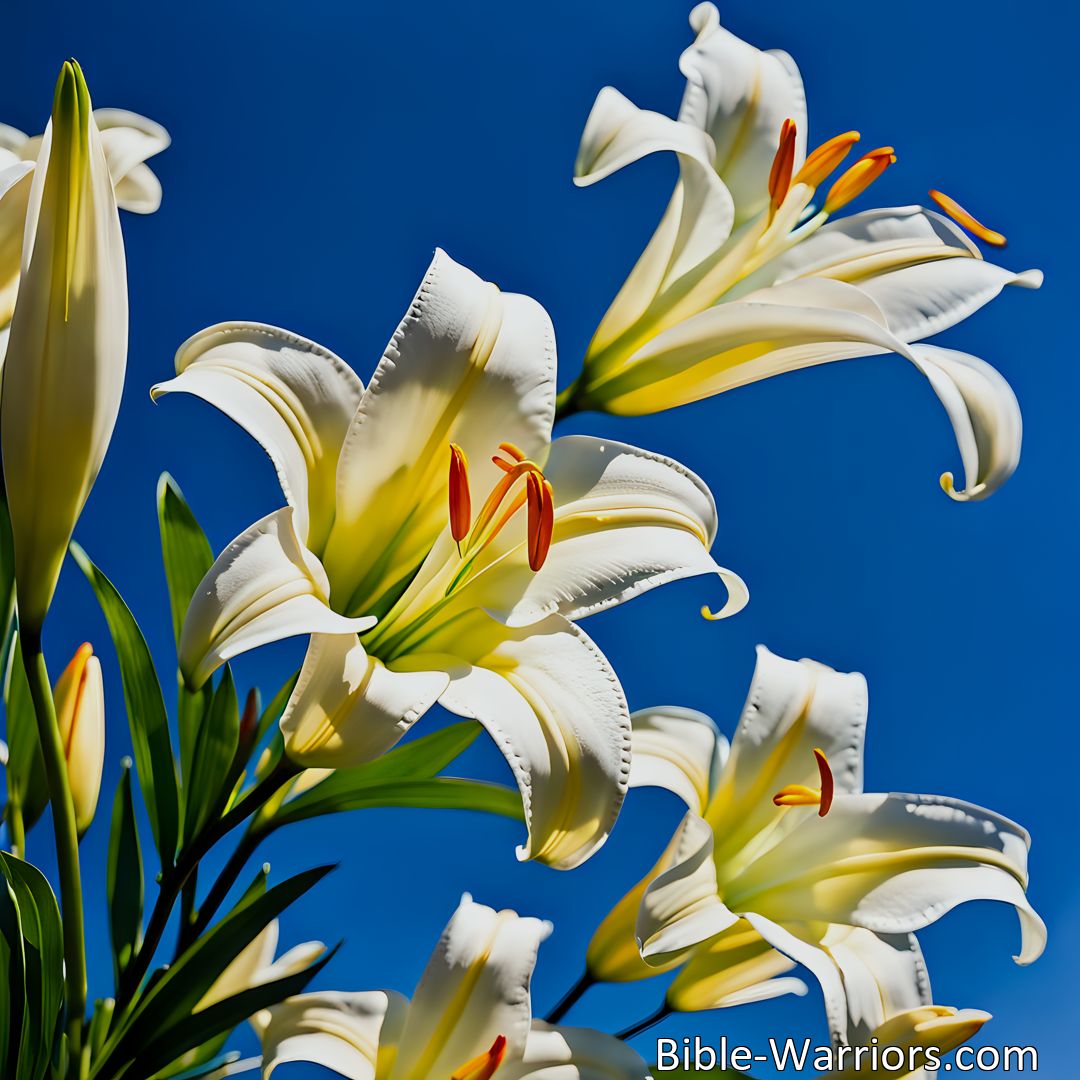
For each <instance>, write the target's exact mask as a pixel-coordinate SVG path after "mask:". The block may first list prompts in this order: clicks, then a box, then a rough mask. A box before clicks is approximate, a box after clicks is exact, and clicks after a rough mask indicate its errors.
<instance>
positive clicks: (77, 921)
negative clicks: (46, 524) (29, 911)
mask: <svg viewBox="0 0 1080 1080" xmlns="http://www.w3.org/2000/svg"><path fill="white" fill-rule="evenodd" d="M19 648H20V649H21V650H22V657H23V665H24V667H25V668H26V678H27V682H28V683H29V686H30V699H31V701H32V702H33V705H34V716H35V717H36V719H37V729H38V739H39V741H40V743H41V757H42V761H43V763H44V766H45V780H46V782H47V783H48V786H49V800H50V802H51V803H52V818H53V831H54V832H55V834H56V863H57V869H58V872H59V877H60V905H61V909H62V911H63V931H64V971H65V979H64V984H65V991H66V1002H67V1015H68V1028H67V1035H68V1050H69V1054H70V1057H69V1060H70V1061H75V1062H77V1061H78V1060H79V1057H80V1051H81V1047H82V1031H83V1021H84V1019H85V1014H86V942H85V939H84V935H83V902H82V874H81V871H80V868H79V833H78V830H77V829H76V826H75V806H74V804H73V803H72V801H71V786H70V784H69V783H68V773H67V761H66V759H65V757H64V744H63V741H62V740H61V738H60V728H59V726H58V725H57V722H56V707H55V705H54V704H53V696H52V686H51V685H50V684H49V672H48V669H47V668H46V667H45V656H44V654H43V653H42V651H41V631H40V629H33V630H31V629H23V631H22V632H21V633H20V634H19Z"/></svg>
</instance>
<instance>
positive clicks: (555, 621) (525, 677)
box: [415, 612, 630, 870]
mask: <svg viewBox="0 0 1080 1080" xmlns="http://www.w3.org/2000/svg"><path fill="white" fill-rule="evenodd" d="M430 646H431V648H432V649H433V650H435V651H440V650H442V651H445V652H447V653H450V652H451V651H453V653H454V654H456V655H457V656H460V657H463V658H465V659H467V660H468V663H467V664H462V665H460V666H458V668H456V669H455V670H452V671H451V682H450V685H449V686H448V687H447V689H446V691H445V692H444V693H443V695H442V697H441V698H440V701H441V703H442V704H443V705H445V706H446V708H448V709H450V710H451V711H452V712H455V713H457V714H458V715H460V716H466V717H470V718H475V719H476V720H479V721H480V723H481V724H483V725H484V727H485V728H486V729H487V731H488V732H489V734H490V735H491V737H492V738H493V739H494V740H495V742H496V743H497V744H498V746H499V749H500V750H501V751H502V752H503V754H504V756H505V757H506V759H507V761H508V762H509V764H510V767H511V769H512V771H513V773H514V779H515V780H516V781H517V784H518V788H519V789H520V791H521V798H522V803H523V804H524V808H525V820H526V823H527V825H528V829H529V839H528V843H527V844H526V845H525V846H524V847H523V848H520V849H519V851H518V857H519V858H521V859H537V860H539V861H540V862H544V863H547V864H548V865H550V866H554V867H556V868H558V869H561V870H568V869H572V868H573V867H575V866H577V865H579V864H580V863H582V862H584V861H585V860H586V859H587V858H588V857H589V856H590V855H592V854H593V853H594V852H595V851H596V850H597V849H598V848H599V847H600V846H601V845H602V844H603V843H604V841H605V840H606V839H607V836H608V833H609V832H610V831H611V828H612V826H613V825H614V823H615V819H616V817H617V816H618V813H619V809H620V807H621V805H622V801H623V797H624V795H625V794H626V787H627V781H628V778H629V773H630V715H629V711H628V710H627V707H626V699H625V698H624V696H623V692H622V688H621V687H620V685H619V681H618V679H617V677H616V675H615V673H614V672H613V671H612V669H611V667H610V665H609V664H608V662H607V660H606V659H605V658H604V656H603V654H602V653H601V652H600V650H599V649H598V648H597V647H596V645H594V644H593V642H592V641H591V640H590V639H589V638H588V637H587V636H586V635H585V634H584V633H583V632H582V631H581V630H580V629H579V628H578V627H576V626H575V625H574V624H573V623H571V622H569V621H568V620H566V619H564V618H562V617H561V616H559V615H552V616H550V617H548V618H547V619H545V620H543V621H542V622H539V623H536V624H534V625H532V626H528V627H525V628H521V629H512V628H507V627H505V626H503V625H502V624H501V623H499V622H497V621H496V620H494V619H492V618H491V617H490V616H487V615H484V614H483V612H475V613H474V614H473V616H472V617H471V622H470V623H468V624H467V623H464V622H463V623H459V624H455V625H454V626H452V627H451V628H450V629H448V630H447V631H445V632H444V633H443V635H441V636H440V637H439V638H436V639H433V641H432V642H431V643H430ZM415 662H416V663H417V664H419V663H421V662H422V658H421V657H418V658H416V661H415Z"/></svg>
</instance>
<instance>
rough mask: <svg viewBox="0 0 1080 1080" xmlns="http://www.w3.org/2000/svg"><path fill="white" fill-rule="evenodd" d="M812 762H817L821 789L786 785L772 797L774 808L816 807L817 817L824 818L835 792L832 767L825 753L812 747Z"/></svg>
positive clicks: (800, 785)
mask: <svg viewBox="0 0 1080 1080" xmlns="http://www.w3.org/2000/svg"><path fill="white" fill-rule="evenodd" d="M814 760H815V761H816V762H817V767H818V775H819V776H820V778H821V787H820V788H812V787H807V786H806V785H805V784H788V785H787V786H786V787H782V788H781V789H780V790H779V791H778V792H777V793H776V794H775V795H774V796H773V804H774V805H775V806H816V807H818V808H819V809H818V817H824V816H825V815H826V814H827V813H828V812H829V810H830V809H831V808H832V804H833V795H834V793H835V791H836V782H835V780H834V779H833V773H832V766H831V765H830V764H829V759H828V758H827V757H826V756H825V751H824V750H819V749H818V748H817V747H814Z"/></svg>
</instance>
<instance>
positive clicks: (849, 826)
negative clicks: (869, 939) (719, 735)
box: [724, 793, 1046, 964]
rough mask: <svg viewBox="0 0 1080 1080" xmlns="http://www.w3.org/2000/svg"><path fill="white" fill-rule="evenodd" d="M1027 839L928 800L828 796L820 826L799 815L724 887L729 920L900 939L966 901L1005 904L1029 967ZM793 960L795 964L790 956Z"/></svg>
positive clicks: (972, 810) (1039, 928)
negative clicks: (735, 915) (755, 918)
mask: <svg viewBox="0 0 1080 1080" xmlns="http://www.w3.org/2000/svg"><path fill="white" fill-rule="evenodd" d="M1029 845H1030V839H1029V837H1028V834H1027V833H1026V832H1025V831H1024V830H1023V829H1022V828H1020V826H1019V825H1016V824H1014V823H1013V822H1011V821H1009V820H1008V819H1007V818H1003V817H999V816H998V815H997V814H993V813H991V812H990V811H989V810H984V809H983V808H982V807H979V806H974V805H972V804H970V803H964V802H960V801H959V800H955V799H947V798H944V797H940V796H930V795H905V794H897V793H893V794H889V795H838V796H837V797H836V799H835V800H834V802H833V805H832V809H831V811H830V812H829V814H828V816H827V817H824V818H819V817H817V816H816V815H805V814H804V815H801V820H799V822H798V824H797V825H796V826H795V827H794V828H792V829H790V830H789V831H788V832H787V833H786V834H785V835H784V836H783V837H782V838H781V839H780V840H779V842H778V843H776V844H775V845H774V846H773V847H771V848H770V849H769V850H768V851H767V852H766V853H764V854H763V855H762V856H760V857H759V858H758V859H756V860H755V861H754V862H753V863H752V864H751V865H750V866H749V867H748V868H747V869H746V870H745V872H743V873H742V874H740V875H738V876H737V877H736V878H735V879H734V880H732V881H729V882H728V884H727V886H726V888H725V893H724V895H725V898H726V900H727V903H728V904H729V905H730V906H731V908H732V909H733V910H735V911H749V910H751V909H753V910H754V911H756V912H759V913H760V914H762V915H764V916H765V917H767V918H770V919H773V920H775V921H777V922H785V921H787V920H789V919H797V920H799V921H815V920H816V921H822V922H830V923H842V924H845V925H849V926H861V927H864V928H865V929H867V930H873V931H874V932H875V933H880V934H906V933H910V932H912V931H915V930H918V929H920V928H922V927H924V926H928V925H929V924H930V923H932V922H935V921H936V920H937V919H939V918H940V917H941V916H942V915H944V914H945V913H946V912H948V911H951V910H952V909H953V908H954V907H956V906H957V905H958V904H961V903H964V902H965V901H967V900H998V901H1002V902H1004V903H1008V904H1012V905H1013V906H1014V907H1015V908H1016V911H1017V914H1018V915H1019V917H1020V925H1021V929H1022V931H1023V945H1022V948H1021V951H1020V954H1019V955H1018V956H1017V957H1016V960H1017V962H1018V963H1021V964H1030V963H1032V962H1033V961H1034V960H1036V959H1037V958H1038V957H1039V955H1040V954H1041V953H1042V951H1043V948H1044V946H1045V944H1046V927H1045V926H1044V924H1043V922H1042V920H1041V919H1040V918H1039V916H1038V915H1037V914H1036V913H1035V911H1034V909H1033V908H1032V906H1031V904H1030V903H1029V902H1028V899H1027V896H1026V895H1025V891H1024V890H1025V888H1026V884H1027V854H1028V847H1029ZM796 959H799V958H798V957H796Z"/></svg>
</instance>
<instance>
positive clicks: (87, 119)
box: [0, 60, 128, 632]
mask: <svg viewBox="0 0 1080 1080" xmlns="http://www.w3.org/2000/svg"><path fill="white" fill-rule="evenodd" d="M6 175H10V173H7V174H6ZM21 182H22V181H21V180H20V181H19V183H21ZM0 186H2V185H0ZM8 193H9V194H10V188H9V189H8ZM6 198H7V196H4V201H6ZM21 257H22V269H21V283H20V285H19V289H18V295H17V299H16V302H15V311H14V315H13V318H12V323H11V331H10V338H9V341H8V351H7V360H6V362H5V365H4V392H3V397H2V400H0V438H2V442H3V462H4V477H5V480H6V484H7V495H8V503H9V506H10V510H11V525H12V534H13V536H14V541H15V577H16V583H17V587H18V604H19V619H20V623H21V625H22V627H23V629H24V631H27V630H29V631H31V632H32V631H34V630H36V629H40V626H41V623H42V621H43V619H44V617H45V612H46V610H47V609H48V606H49V603H50V601H51V599H52V594H53V590H54V589H55V587H56V580H57V577H58V575H59V573H60V564H61V563H62V561H63V559H64V554H65V552H66V551H67V546H68V542H69V541H70V539H71V533H72V530H73V529H74V527H75V523H76V521H77V520H78V518H79V514H80V513H81V512H82V508H83V504H84V503H85V502H86V498H87V496H88V495H89V493H90V489H91V487H92V486H93V483H94V480H95V479H96V477H97V473H98V470H99V469H100V467H101V462H102V459H103V458H104V456H105V451H106V449H107V448H108V445H109V439H110V437H111V435H112V429H113V425H114V423H115V422H116V414H117V411H118V409H119V407H120V395H121V393H122V391H123V386H124V369H125V367H126V364H127V333H128V308H127V271H126V263H125V260H124V241H123V237H122V235H121V232H120V218H119V216H118V214H117V210H116V199H115V196H114V193H113V184H112V179H111V177H110V175H109V170H108V167H107V165H106V161H105V152H104V148H103V145H102V136H101V133H100V132H99V131H98V128H97V124H96V122H95V120H94V117H93V114H92V112H91V107H90V95H89V92H88V91H87V88H86V82H85V80H84V79H83V75H82V71H81V70H80V69H79V66H78V64H76V63H75V62H74V61H73V60H70V61H68V62H67V63H65V64H64V67H63V69H62V71H61V74H60V78H59V80H58V82H57V86H56V95H55V99H54V103H53V116H52V120H51V121H50V124H49V127H48V129H47V130H46V132H45V135H44V137H43V138H42V142H41V147H40V150H39V153H38V158H37V164H36V166H35V168H34V171H33V180H32V183H31V186H30V193H29V207H28V210H27V213H26V233H25V239H24V242H23V245H22V255H21Z"/></svg>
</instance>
